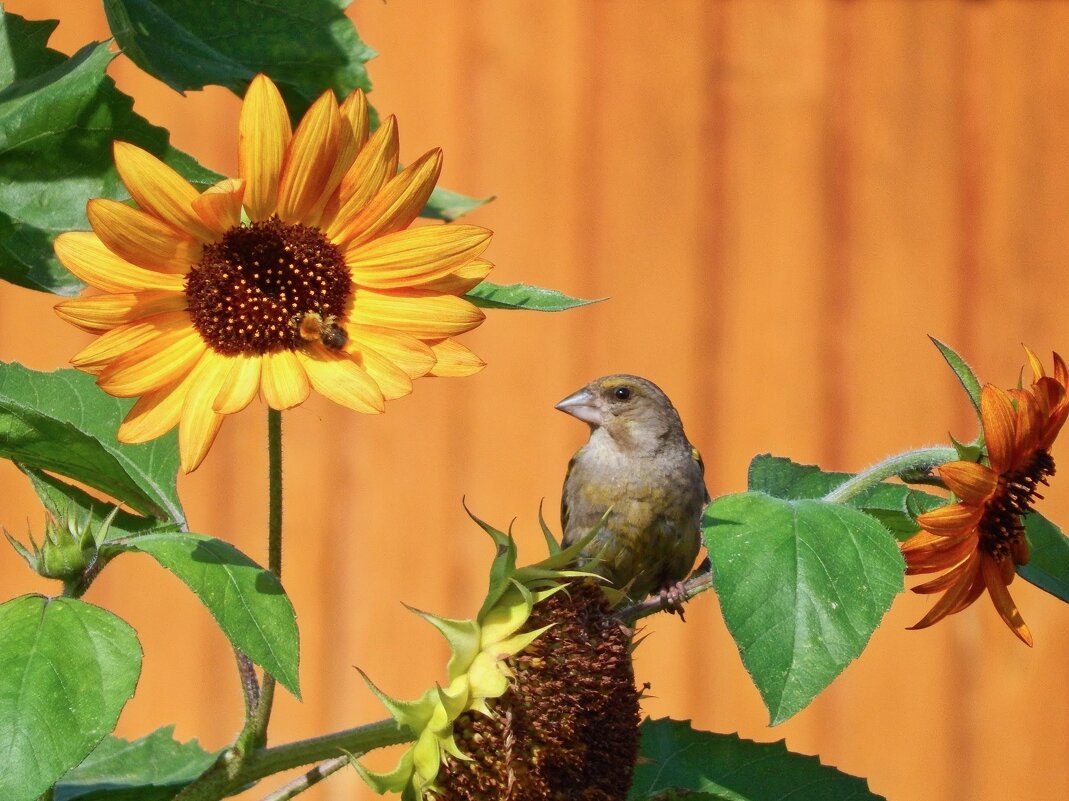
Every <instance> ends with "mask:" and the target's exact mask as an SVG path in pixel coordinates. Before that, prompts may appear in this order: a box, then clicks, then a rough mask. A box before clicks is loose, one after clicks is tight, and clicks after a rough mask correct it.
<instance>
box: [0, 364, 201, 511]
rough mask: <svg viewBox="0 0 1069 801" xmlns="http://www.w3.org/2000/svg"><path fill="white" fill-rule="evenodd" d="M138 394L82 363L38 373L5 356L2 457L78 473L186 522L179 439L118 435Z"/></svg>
mask: <svg viewBox="0 0 1069 801" xmlns="http://www.w3.org/2000/svg"><path fill="white" fill-rule="evenodd" d="M130 405H131V401H127V400H119V399H117V398H113V397H111V396H109V395H106V394H105V393H104V392H103V391H102V390H101V389H100V388H99V387H97V386H96V384H94V383H93V378H92V376H88V375H85V374H84V373H80V372H78V371H76V370H57V371H55V372H53V373H39V372H36V371H34V370H30V369H28V368H26V367H23V366H22V365H21V364H5V363H2V362H0V457H4V458H7V459H13V460H14V461H17V462H20V463H21V464H23V465H25V466H27V467H29V468H36V469H39V470H48V471H50V472H53V473H59V474H61V475H64V476H67V477H68V478H72V479H74V480H75V481H78V482H80V483H82V484H85V485H87V486H90V487H95V488H96V489H98V490H100V491H101V492H104V493H107V494H108V495H110V496H112V497H113V498H116V499H117V500H120V501H123V502H124V503H127V504H129V505H130V507H131V508H133V509H135V510H137V511H138V512H141V513H142V514H144V515H150V516H154V517H157V518H160V519H161V520H168V521H170V522H172V523H174V524H175V525H177V526H180V527H181V526H184V525H185V515H184V514H183V512H182V504H181V502H180V501H179V500H178V492H177V490H176V487H175V481H176V477H177V475H178V439H177V436H176V435H175V434H174V433H173V432H172V433H170V434H167V435H165V436H163V437H160V438H159V439H156V440H153V441H152V442H147V443H145V444H143V445H123V444H121V443H120V442H119V441H118V440H116V439H115V432H116V430H117V429H118V427H119V423H120V422H121V421H122V418H123V417H124V416H125V414H126V412H127V411H128V410H129V408H130Z"/></svg>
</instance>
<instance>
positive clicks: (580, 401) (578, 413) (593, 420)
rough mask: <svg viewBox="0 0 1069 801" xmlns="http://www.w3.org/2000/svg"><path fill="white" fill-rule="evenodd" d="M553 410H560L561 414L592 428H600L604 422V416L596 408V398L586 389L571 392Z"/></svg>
mask: <svg viewBox="0 0 1069 801" xmlns="http://www.w3.org/2000/svg"><path fill="white" fill-rule="evenodd" d="M553 408H554V409H560V410H561V411H562V412H565V413H566V414H570V415H571V416H572V417H577V418H579V419H580V420H582V421H583V422H584V423H589V424H590V425H592V426H600V425H602V424H603V423H604V422H605V416H604V415H603V414H602V412H601V409H599V408H598V405H597V398H596V397H595V396H594V393H593V392H591V391H590V390H589V389H588V388H586V387H584V388H583V389H581V390H579V391H578V392H573V393H572V394H571V395H569V396H568V397H567V398H565V399H564V400H562V401H561V402H560V403H558V404H557V405H556V406H554V407H553Z"/></svg>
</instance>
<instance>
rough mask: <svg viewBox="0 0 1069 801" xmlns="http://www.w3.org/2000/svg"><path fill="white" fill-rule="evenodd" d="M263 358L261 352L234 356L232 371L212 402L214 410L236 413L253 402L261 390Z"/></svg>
mask: <svg viewBox="0 0 1069 801" xmlns="http://www.w3.org/2000/svg"><path fill="white" fill-rule="evenodd" d="M262 358H263V357H261V356H260V355H259V354H240V355H238V356H234V357H232V359H231V361H230V372H229V373H228V374H227V377H226V380H225V381H223V385H222V387H220V388H219V393H218V394H217V395H216V396H215V400H214V401H213V402H212V409H213V410H214V411H217V412H219V414H234V413H235V412H240V411H241V410H242V409H244V408H245V407H246V406H248V405H249V404H250V403H252V399H253V398H255V397H256V393H257V392H259V391H260V364H261V361H262Z"/></svg>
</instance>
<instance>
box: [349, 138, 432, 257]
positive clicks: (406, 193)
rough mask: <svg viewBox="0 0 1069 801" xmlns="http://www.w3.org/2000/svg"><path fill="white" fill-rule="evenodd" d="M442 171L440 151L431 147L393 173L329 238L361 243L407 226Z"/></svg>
mask: <svg viewBox="0 0 1069 801" xmlns="http://www.w3.org/2000/svg"><path fill="white" fill-rule="evenodd" d="M441 172H442V151H441V150H432V151H430V152H429V153H425V154H424V155H423V156H421V157H420V158H419V159H418V160H417V161H415V162H413V163H412V164H409V165H408V166H407V167H405V169H403V170H402V171H401V172H400V173H398V174H397V175H395V176H393V178H391V179H390V180H389V181H388V182H387V183H386V185H385V186H384V187H383V188H382V189H381V190H379V192H377V193H376V194H375V196H374V197H372V198H371V199H370V200H369V201H368V202H367V204H366V205H365V206H364V207H363V208H361V209H360V211H359V212H357V213H356V214H355V215H353V216H352V217H351V218H350V219H348V220H347V221H346V222H345V223H344V225H343V226H342V227H341V228H340V229H339V230H338V233H337V236H336V237H333V238H332V241H333V242H334V243H335V244H338V245H345V244H353V245H360V244H363V243H364V242H369V241H371V240H373V239H374V238H375V237H379V236H382V235H384V234H389V233H392V232H394V231H400V230H402V229H403V228H407V227H408V226H410V225H411V224H412V222H413V221H414V220H415V219H416V217H418V216H419V213H420V211H422V210H423V206H424V205H426V203H427V199H428V198H429V197H430V196H431V192H432V191H434V185H435V184H436V183H437V182H438V176H439V175H440V174H441Z"/></svg>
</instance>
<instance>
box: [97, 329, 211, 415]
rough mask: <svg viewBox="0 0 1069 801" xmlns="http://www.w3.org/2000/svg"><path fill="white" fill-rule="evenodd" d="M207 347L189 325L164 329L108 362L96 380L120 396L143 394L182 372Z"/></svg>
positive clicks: (189, 367) (101, 386)
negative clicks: (168, 329)
mask: <svg viewBox="0 0 1069 801" xmlns="http://www.w3.org/2000/svg"><path fill="white" fill-rule="evenodd" d="M207 347H208V346H207V345H206V344H204V340H203V339H201V337H200V334H198V333H197V332H196V331H194V330H193V328H191V327H178V328H175V329H174V330H171V331H165V332H163V333H161V334H159V335H158V336H156V337H155V338H153V339H150V340H148V341H147V342H142V343H141V344H139V345H137V346H136V347H133V348H131V349H130V350H128V351H126V353H124V354H123V355H122V356H119V357H118V358H116V359H115V360H114V361H112V362H111V363H110V364H109V365H108V366H107V367H106V368H105V369H104V371H103V372H102V373H101V374H100V377H99V378H97V383H98V384H99V385H100V388H101V389H103V390H104V391H105V392H107V393H108V394H109V395H115V396H117V397H120V398H129V397H133V396H134V395H144V394H145V393H146V392H149V391H151V390H154V389H157V388H159V387H161V386H163V385H164V384H169V383H171V382H172V381H174V380H175V379H176V378H178V377H179V376H182V375H185V373H186V372H187V371H188V370H190V369H191V368H192V366H193V365H194V364H196V362H197V361H198V360H199V359H200V356H201V354H202V353H204V351H205V350H206V349H207Z"/></svg>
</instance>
